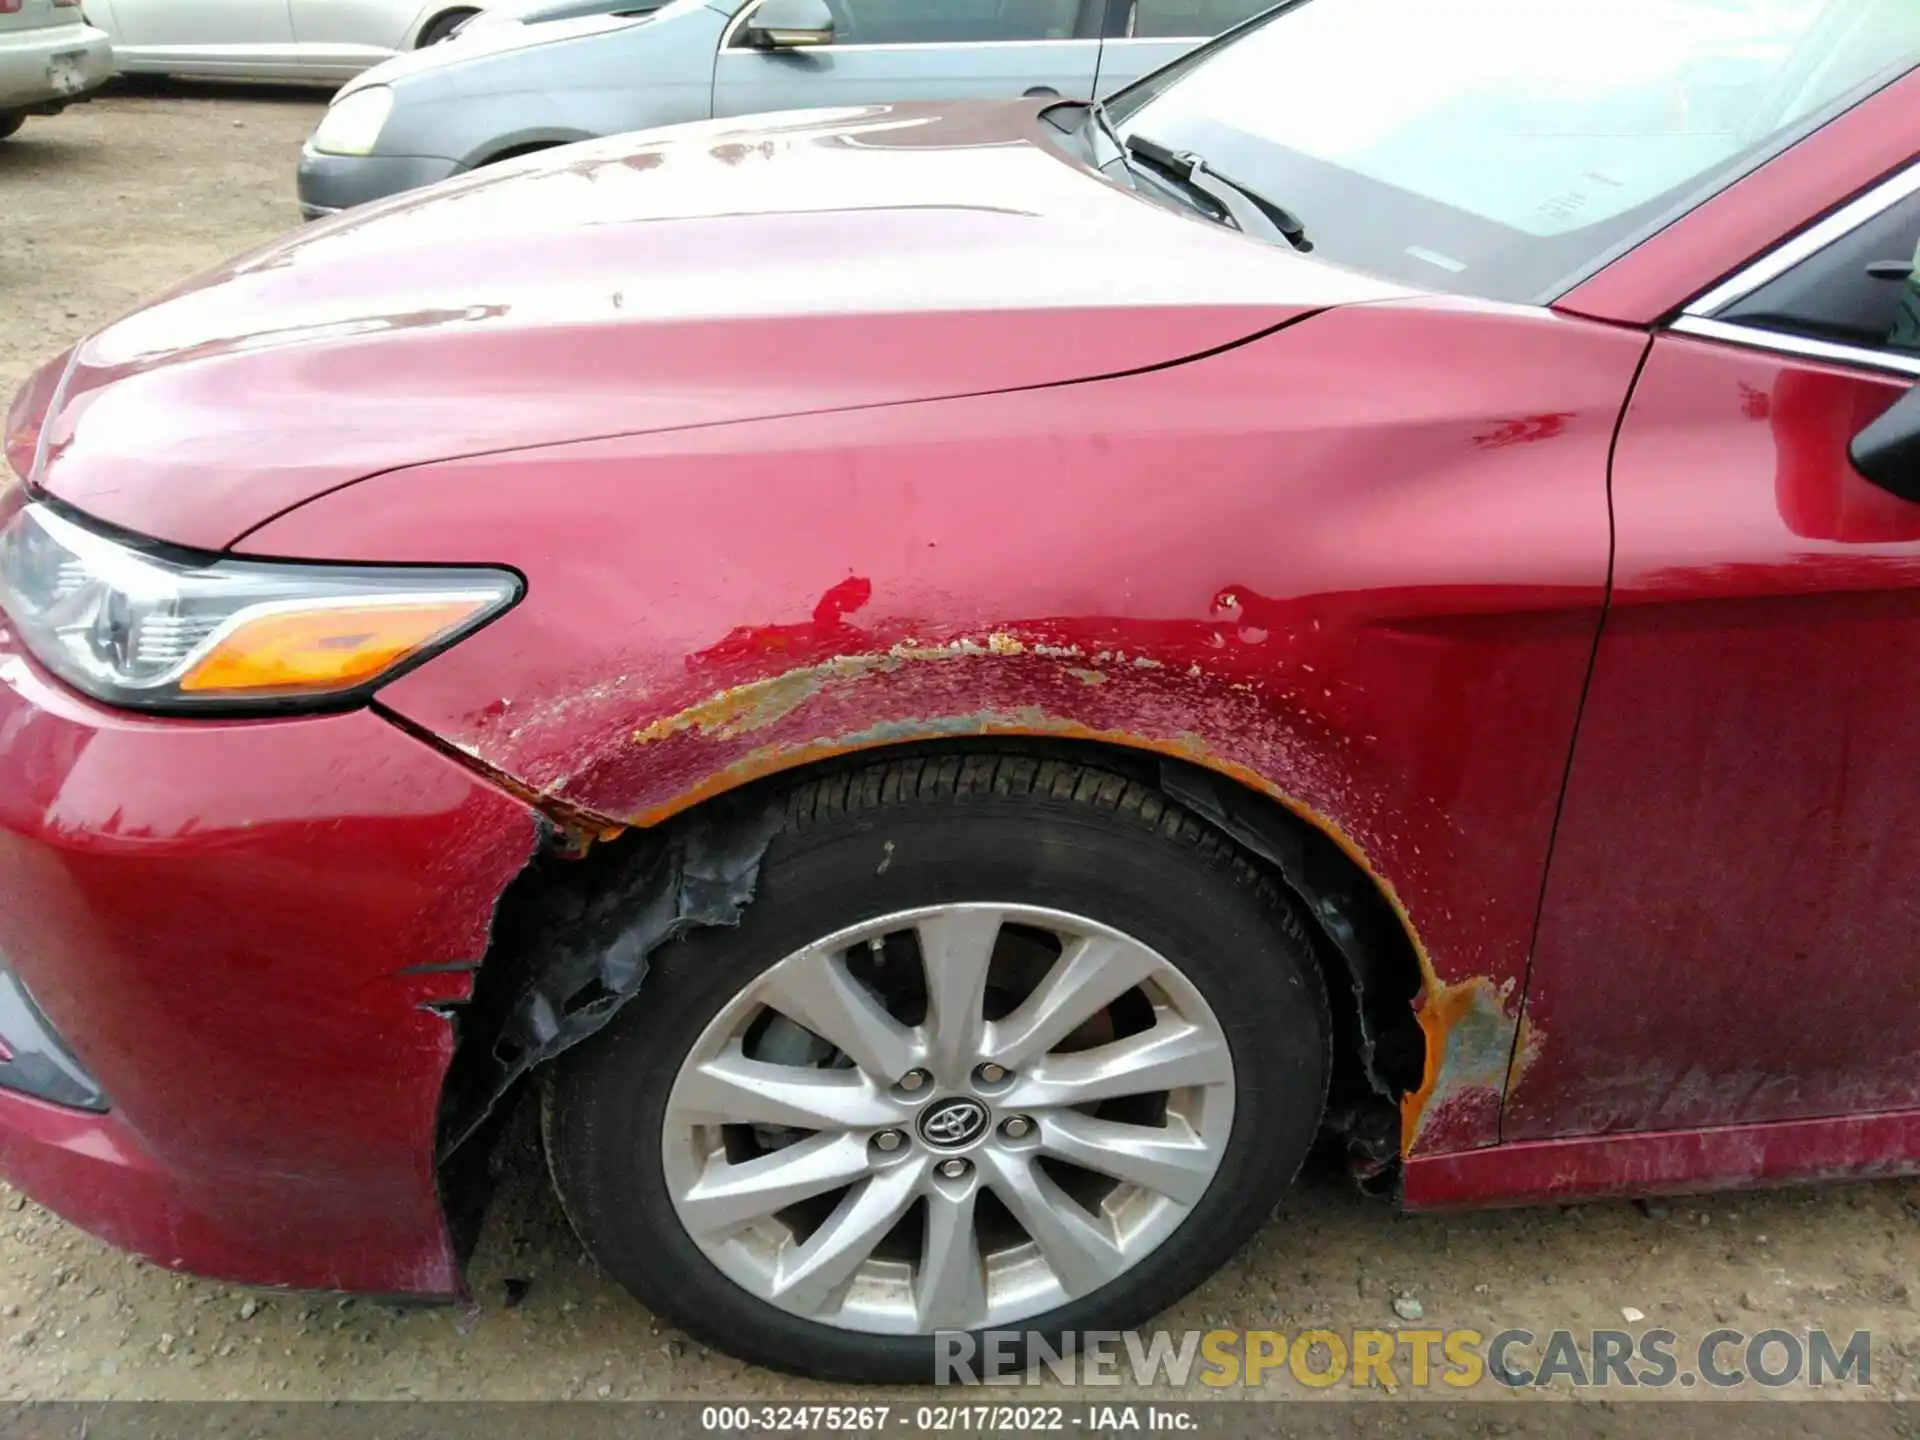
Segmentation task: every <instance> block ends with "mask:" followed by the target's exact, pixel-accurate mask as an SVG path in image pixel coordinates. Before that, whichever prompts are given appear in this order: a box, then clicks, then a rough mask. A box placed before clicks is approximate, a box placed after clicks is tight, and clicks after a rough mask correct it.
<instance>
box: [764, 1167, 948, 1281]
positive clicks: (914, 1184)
mask: <svg viewBox="0 0 1920 1440" xmlns="http://www.w3.org/2000/svg"><path fill="white" fill-rule="evenodd" d="M926 1170H927V1167H926V1164H925V1162H924V1161H908V1162H906V1163H904V1164H900V1165H895V1166H893V1167H892V1168H890V1169H886V1170H882V1171H880V1172H878V1173H877V1174H875V1175H874V1176H873V1177H872V1178H871V1179H869V1180H868V1181H867V1182H866V1183H865V1184H863V1185H861V1186H860V1187H859V1188H858V1189H855V1190H851V1191H849V1192H848V1193H847V1197H846V1199H844V1200H842V1201H841V1202H840V1206H839V1208H838V1209H836V1210H835V1211H834V1212H833V1214H831V1215H829V1216H828V1217H827V1218H826V1220H825V1221H824V1222H823V1223H822V1224H821V1226H820V1228H819V1229H818V1230H815V1231H814V1232H813V1234H811V1235H809V1236H808V1237H807V1239H806V1242H805V1243H804V1244H801V1245H798V1246H795V1247H794V1248H793V1249H792V1250H791V1251H790V1252H789V1253H787V1254H786V1255H784V1256H782V1257H781V1262H780V1269H779V1273H778V1274H777V1275H776V1276H775V1277H774V1282H773V1293H774V1296H775V1298H776V1299H779V1300H782V1301H784V1302H786V1303H787V1304H789V1305H794V1306H799V1307H801V1308H804V1309H807V1310H817V1309H819V1308H820V1307H821V1306H823V1305H825V1304H826V1302H827V1300H828V1299H829V1298H830V1297H831V1296H832V1295H833V1293H834V1292H835V1291H836V1290H838V1289H839V1288H840V1287H841V1286H842V1285H844V1284H846V1283H847V1281H849V1280H851V1279H852V1278H853V1274H854V1272H855V1271H856V1270H858V1269H859V1268H860V1266H861V1263H862V1262H863V1261H865V1260H866V1258H867V1257H868V1256H869V1255H871V1254H873V1247H874V1246H876V1245H878V1244H879V1243H880V1242H881V1240H883V1239H884V1238H886V1234H887V1232H888V1231H889V1230H891V1229H893V1227H894V1226H895V1225H897V1224H899V1223H900V1217H901V1216H902V1215H904V1214H906V1213H907V1207H908V1206H909V1205H911V1204H912V1203H913V1197H914V1193H915V1191H916V1190H917V1188H918V1187H919V1184H920V1181H921V1179H922V1177H924V1176H925V1174H926Z"/></svg>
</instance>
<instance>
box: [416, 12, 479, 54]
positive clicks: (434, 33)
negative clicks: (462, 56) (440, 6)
mask: <svg viewBox="0 0 1920 1440" xmlns="http://www.w3.org/2000/svg"><path fill="white" fill-rule="evenodd" d="M478 13H479V12H478V11H476V10H449V11H447V13H446V14H444V15H436V16H434V17H433V19H432V20H431V21H429V22H428V24H427V28H426V29H424V30H422V31H421V32H420V43H419V44H418V45H416V46H414V47H413V48H414V49H416V50H424V49H426V48H427V47H428V46H429V45H438V44H439V43H440V42H441V41H442V40H445V39H446V38H447V37H448V36H449V35H451V34H453V32H454V31H455V30H456V29H458V28H459V27H460V26H461V25H462V24H463V23H465V22H466V21H468V20H471V19H472V18H473V17H474V16H475V15H476V14H478Z"/></svg>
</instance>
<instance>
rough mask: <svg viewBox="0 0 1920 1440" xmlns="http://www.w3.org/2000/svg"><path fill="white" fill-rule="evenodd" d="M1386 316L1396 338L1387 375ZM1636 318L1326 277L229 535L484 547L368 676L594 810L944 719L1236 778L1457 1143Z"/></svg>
mask: <svg viewBox="0 0 1920 1440" xmlns="http://www.w3.org/2000/svg"><path fill="white" fill-rule="evenodd" d="M1416 336H1417V337H1418V339H1417V341H1416V340H1414V339H1413V338H1412V337H1416ZM1389 348H1391V349H1393V350H1395V351H1396V352H1397V353H1402V354H1403V355H1404V357H1405V359H1406V364H1407V367H1408V369H1409V371H1410V372H1411V373H1410V375H1409V377H1408V378H1406V379H1405V380H1404V382H1403V383H1401V384H1399V385H1396V386H1395V387H1392V388H1391V389H1386V388H1383V387H1381V386H1379V385H1378V384H1377V383H1375V381H1376V379H1377V366H1378V356H1379V354H1380V353H1382V351H1383V350H1385V349H1389ZM1639 349H1640V345H1639V343H1638V342H1637V341H1635V340H1634V339H1633V338H1632V337H1629V336H1623V335H1620V334H1617V333H1615V332H1612V331H1608V330H1602V329H1600V328H1598V327H1589V326H1586V325H1584V324H1574V323H1569V322H1562V321H1558V320H1554V319H1551V318H1548V317H1543V316H1540V315H1538V314H1534V313H1522V312H1507V311H1486V310H1481V309H1475V308H1472V307H1464V306H1456V305H1451V304H1435V305H1430V306H1409V307H1405V308H1396V307H1392V306H1375V307H1363V308H1356V309H1353V310H1346V311H1334V312H1330V313H1328V314H1325V315H1322V316H1319V317H1316V318H1315V319H1312V320H1309V321H1304V322H1302V323H1300V324H1298V325H1296V326H1293V327H1291V328H1289V329H1287V330H1284V331H1281V332H1279V333H1277V334H1275V335H1272V336H1269V337H1268V338H1266V339H1264V340H1262V341H1258V342H1255V343H1253V344H1250V345H1246V346H1242V347H1240V348H1238V349H1235V350H1231V351H1228V352H1225V353H1222V354H1218V355H1215V356H1212V357H1211V358H1208V359H1206V360H1202V361H1197V362H1194V363H1192V364H1188V365H1183V366H1177V367H1174V368H1172V369H1167V370H1161V371H1156V372H1152V373H1150V374H1143V375H1136V376H1131V377H1126V378H1123V379H1118V380H1110V381H1102V382H1098V383H1091V384H1084V385H1076V386H1067V387H1058V388H1051V389H1046V390H1033V391H1025V392H1020V393H1016V394H1007V395H993V396H978V397H973V398H970V399H962V400H949V401H940V402H931V403H926V404H916V405H899V406H888V407H881V408H874V409H869V410H862V411H858V412H849V413H842V414H838V415H823V416H813V417H803V418H797V419H787V420H778V421H765V422H757V423H753V424H745V425H737V426H719V427H705V428H696V429H688V430H684V431H676V432H672V433H661V434H653V435H645V436H636V437H629V438H627V439H623V440H618V441H604V442H594V443H590V444H582V445H576V446H567V447H559V448H556V449H548V450H543V451H534V452H528V453H526V454H518V455H505V456H496V457H488V458H481V459H476V460H471V461H465V462H458V463H450V464H447V465H440V466H432V467H428V468H425V469H422V470H418V471H413V472H406V473H402V474H396V475H389V476H385V477H382V478H379V479H376V480H374V481H370V482H368V483H367V485H365V486H362V487H356V489H355V490H354V491H349V492H345V493H344V494H342V495H340V496H334V497H328V498H325V499H322V500H319V501H316V502H315V503H313V504H312V505H310V506H307V507H305V508H304V509H302V510H299V511H295V512H294V513H293V514H291V515H289V516H288V517H286V518H284V519H283V520H280V521H277V522H275V523H274V524H273V525H271V526H269V527H267V528H266V529H264V530H263V531H261V532H260V533H259V534H257V535H255V536H253V537H251V538H250V540H249V541H248V544H249V546H250V547H253V548H257V549H259V550H261V551H262V552H269V551H270V552H273V553H281V554H300V553H315V554H320V553H324V554H328V555H332V556H336V557H352V556H355V555H372V554H374V553H376V552H377V553H378V555H379V556H380V557H382V558H386V559H395V560H397V559H423V560H424V559H434V560H440V559H446V558H449V557H452V556H454V555H460V556H463V557H465V558H466V559H467V560H469V561H471V560H473V559H474V558H476V557H482V556H483V557H485V558H487V559H491V560H495V561H504V562H506V563H510V564H513V565H515V566H517V567H518V568H519V569H520V570H521V571H522V572H523V573H524V574H526V576H527V578H528V585H529V591H528V599H527V601H526V602H525V603H524V604H523V605H522V606H521V607H520V609H519V610H517V611H515V612H514V613H513V614H512V615H510V616H508V617H507V618H506V619H505V620H504V621H502V622H501V623H499V624H497V625H495V626H494V627H491V628H490V629H489V630H487V631H485V632H483V633H482V634H480V635H479V636H476V637H474V639H473V640H471V641H469V642H467V643H465V644H463V645H461V646H460V647H457V648H456V649H455V650H454V651H452V652H450V653H449V654H448V655H447V656H445V657H443V658H442V659H441V660H438V661H436V662H434V663H433V664H431V665H429V666H426V667H424V668H423V669H421V670H419V671H417V672H415V673H414V674H412V675H410V676H408V677H406V678H405V679H404V680H402V681H401V682H399V683H398V684H396V685H394V686H393V687H391V688H390V689H389V690H388V691H387V692H386V694H385V696H384V697H383V698H384V701H385V703H387V704H389V705H391V706H392V707H394V708H395V709H396V710H398V711H400V712H401V713H403V714H405V715H406V716H407V717H408V718H409V719H410V720H412V721H414V722H415V723H417V724H420V725H422V726H425V727H426V728H429V729H431V730H434V731H436V732H438V733H440V734H442V735H445V736H446V737H447V738H448V739H449V740H450V741H452V742H453V743H455V744H457V745H458V746H460V747H461V748H463V749H465V750H467V751H468V752H469V753H471V754H474V755H476V756H478V757H480V758H482V759H483V760H485V761H486V763H488V764H490V765H493V766H497V767H499V768H500V769H502V770H505V771H508V772H510V773H512V774H513V775H515V776H516V777H518V779H519V780H520V781H522V782H523V783H525V784H526V785H528V786H530V787H533V788H534V789H535V790H537V791H539V792H541V793H544V794H547V795H549V796H553V797H560V798H563V799H564V800H565V801H567V802H568V803H569V804H571V805H574V806H578V807H583V808H585V809H587V810H590V811H591V812H593V813H594V814H595V815H597V816H599V817H601V818H603V819H605V820H606V821H607V822H609V823H632V824H653V823H657V822H659V821H661V820H663V819H665V818H667V817H668V816H670V815H672V814H675V813H677V812H678V811H680V810H683V809H685V808H686V807H688V806H689V805H693V804H697V803H698V802H699V801H701V800H702V799H704V798H707V797H709V796H712V795H715V794H718V793H722V792H724V791H726V790H729V789H732V788H734V787H736V786H739V785H742V784H745V783H747V782H749V781H752V780H755V779H757V778H760V777H762V776H766V775H769V774H773V773H777V772H780V771H782V770H786V769H790V768H792V767H794V766H796V765H800V764H804V763H806V762H807V761H809V760H813V759H817V758H821V757H825V756H830V755H840V754H845V753H848V752H854V751H861V750H877V749H879V748H881V747H884V746H886V745H889V744H894V743H899V742H902V741H908V740H922V739H936V738H940V737H953V736H980V735H993V734H1006V735H1045V736H1055V737H1065V738H1085V739H1099V740H1103V741H1107V742H1110V743H1115V744H1121V745H1127V746H1132V747H1135V748H1138V749H1143V750H1149V751H1155V752H1158V753H1162V754H1169V755H1177V756H1179V757H1181V758H1183V759H1187V760H1190V761H1193V762H1194V763H1197V764H1200V765H1205V766H1209V767H1211V768H1213V769H1215V770H1217V771H1221V772H1224V773H1226V774H1229V775H1232V776H1234V777H1236V778H1238V779H1240V780H1241V781H1242V782H1244V783H1246V784H1249V785H1252V786H1255V787H1257V788H1259V789H1260V790H1262V791H1264V792H1265V793H1267V794H1269V795H1273V796H1275V797H1277V798H1278V799H1280V800H1281V801H1282V802H1283V803H1285V804H1287V805H1289V806H1291V807H1292V808H1293V809H1294V810H1295V811H1296V812H1297V813H1299V814H1301V815H1303V816H1305V817H1306V818H1308V819H1309V820H1310V821H1311V822H1312V823H1314V824H1316V825H1319V826H1321V827H1322V828H1323V829H1324V830H1326V831H1327V833H1329V834H1330V835H1332V836H1333V837H1334V838H1335V839H1336V840H1337V841H1338V842H1339V843H1340V844H1341V845H1343V846H1345V847H1346V848H1347V850H1348V851H1349V853H1351V854H1353V855H1354V856H1356V857H1357V858H1358V859H1360V860H1361V862H1362V863H1363V864H1364V865H1366V866H1367V867H1368V869H1369V870H1370V871H1371V872H1372V873H1373V874H1374V875H1375V876H1376V877H1378V879H1379V880H1380V881H1381V883H1382V885H1383V887H1384V888H1385V889H1386V890H1387V892H1388V893H1389V895H1390V896H1391V897H1392V898H1393V900H1394V902H1395V904H1396V905H1397V906H1398V907H1399V908H1400V912H1401V914H1402V917H1403V918H1404V920H1405V921H1406V923H1407V925H1408V928H1409V931H1410V933H1411V934H1412V935H1413V937H1414V939H1415V943H1416V945H1417V946H1418V947H1419V949H1420V951H1421V953H1422V955H1423V956H1424V958H1425V963H1426V964H1427V966H1428V967H1429V983H1428V986H1427V995H1426V1009H1427V1013H1426V1019H1425V1021H1424V1023H1425V1024H1426V1025H1427V1027H1428V1031H1429V1033H1430V1035H1432V1036H1433V1038H1434V1042H1435V1050H1436V1054H1437V1056H1438V1057H1439V1060H1438V1064H1437V1068H1436V1069H1435V1070H1434V1073H1433V1076H1432V1083H1431V1084H1429V1085H1428V1086H1426V1087H1424V1088H1423V1090H1422V1092H1421V1093H1420V1094H1419V1095H1418V1096H1416V1097H1414V1099H1413V1100H1412V1101H1410V1103H1409V1108H1408V1111H1407V1114H1406V1117H1405V1119H1406V1126H1405V1132H1406V1140H1407V1142H1408V1144H1409V1145H1417V1146H1421V1147H1428V1148H1431V1147H1432V1146H1434V1145H1437V1144H1444V1145H1446V1146H1468V1145H1480V1144H1487V1143H1491V1142H1492V1141H1493V1140H1494V1139H1495V1138H1496V1136H1497V1118H1498V1106H1499V1101H1500V1094H1501V1091H1502V1089H1503V1088H1504V1085H1505V1077H1506V1069H1507V1064H1508V1061H1509V1059H1510V1058H1511V1057H1512V1051H1513V1036H1514V1027H1515V1025H1516V1023H1517V1019H1518V1009H1519V999H1518V997H1519V986H1520V984H1521V981H1522V978H1523V974H1524V969H1525V961H1526V951H1527V944H1528V939H1529V935H1530V931H1531V927H1532V924H1533V918H1534V908H1535V904H1536V901H1537V898H1538V894H1539V885H1540V877H1541V867H1542V864H1543V860H1544V855H1545V850H1546V845H1547V841H1548V834H1549V830H1550V827H1551V823H1552V814H1553V805H1554V800H1555V798H1556V796H1557V793H1558V787H1559V784H1560V780H1561V777H1562V774H1563V770H1564V766H1565V762H1566V756H1567V750H1568V746H1569V741H1570V736H1571V731H1572V724H1573V717H1574V712H1575V708H1576V706H1577V702H1578V696H1579V689H1580V685H1581V682H1582V679H1583V676H1584V671H1585V665H1586V660H1587V656H1588V652H1589V650H1590V648H1591V643H1592V638H1593V633H1594V627H1595V625H1596V623H1597V618H1598V614H1599V604H1600V597H1601V587H1602V584H1603V582H1604V578H1605V567H1606V551H1607V517H1606V497H1605V456H1606V448H1607V444H1608V441H1609V438H1610V436H1611V432H1612V427H1613V424H1614V421H1615V418H1616V416H1617V412H1618V408H1619V404H1620V401H1621V398H1622V396H1623V395H1624V393H1625V389H1626V385H1627V380H1628V376H1629V375H1630V374H1631V371H1632V367H1633V365H1634V363H1635V362H1636V360H1637V359H1638V355H1639ZM1548 357H1551V359H1552V364H1548V363H1547V361H1548ZM1523 397H1524V401H1525V403H1522V399H1523ZM1173 417H1178V420H1177V423H1176V421H1175V420H1174V418H1173ZM610 516H621V517H626V518H623V519H622V520H621V522H620V523H618V524H614V523H610V521H609V518H608V517H610ZM376 517H377V520H376ZM1460 987H1464V988H1460ZM1457 995H1460V996H1465V997H1466V1000H1465V1001H1462V1000H1461V999H1459V998H1457ZM1469 1002H1470V1003H1469ZM1542 1043H1545V1042H1544V1040H1543V1041H1542Z"/></svg>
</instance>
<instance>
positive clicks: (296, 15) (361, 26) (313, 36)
mask: <svg viewBox="0 0 1920 1440" xmlns="http://www.w3.org/2000/svg"><path fill="white" fill-rule="evenodd" d="M447 8H448V9H453V8H455V7H454V4H453V0H448V5H447ZM468 8H471V7H468ZM292 13H293V38H294V43H295V44H296V45H298V46H299V49H300V58H301V60H302V61H303V62H305V63H307V64H310V65H313V66H315V67H316V68H319V69H324V70H328V71H337V72H340V73H341V74H342V75H343V77H344V76H348V75H353V74H357V73H358V72H359V71H361V70H365V69H367V68H368V67H369V66H372V65H377V64H379V63H380V62H381V61H382V60H385V59H387V58H388V57H389V56H391V55H394V54H396V53H397V52H399V51H401V50H405V49H406V48H407V47H408V45H409V44H410V43H411V41H412V35H411V33H410V32H411V30H412V27H413V24H414V22H415V20H416V19H420V18H421V11H420V7H419V5H418V4H417V3H416V0H292ZM427 18H428V19H430V18H431V17H427Z"/></svg>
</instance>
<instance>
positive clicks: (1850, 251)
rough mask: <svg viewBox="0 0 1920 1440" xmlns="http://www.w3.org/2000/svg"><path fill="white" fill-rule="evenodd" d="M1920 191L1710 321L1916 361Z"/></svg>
mask: <svg viewBox="0 0 1920 1440" xmlns="http://www.w3.org/2000/svg"><path fill="white" fill-rule="evenodd" d="M1916 262H1920V194H1915V195H1909V196H1908V197H1907V198H1906V199H1905V200H1902V201H1901V202H1900V203H1898V204H1897V205H1895V206H1893V207H1892V208H1891V209H1889V210H1886V211H1884V212H1882V213H1881V214H1879V215H1877V216H1875V217H1874V218H1873V219H1871V220H1868V221H1866V222H1865V223H1864V224H1861V225H1858V226H1856V227H1855V228H1854V229H1853V230H1852V231H1850V232H1849V233H1848V234H1846V235H1844V236H1842V237H1841V238H1840V239H1838V240H1836V241H1834V242H1833V243H1832V244H1831V245H1828V246H1827V247H1826V248H1825V249H1823V250H1820V251H1818V252H1817V253H1815V254H1813V255H1811V256H1809V257H1808V258H1807V259H1805V260H1802V261H1801V262H1800V263H1799V264H1798V265H1796V266H1794V267H1793V269H1791V270H1789V271H1787V273H1786V274H1784V275H1781V276H1779V277H1777V278H1776V279H1773V280H1769V281H1768V282H1767V283H1766V284H1765V285H1762V286H1761V287H1760V288H1759V289H1758V290H1755V291H1754V292H1753V293H1752V294H1751V295H1748V296H1746V297H1744V298H1743V299H1741V300H1738V301H1735V302H1734V303H1733V304H1732V305H1730V306H1728V307H1727V308H1726V309H1724V310H1722V311H1720V312H1719V313H1718V314H1717V315H1715V316H1714V317H1713V318H1714V319H1716V320H1719V321H1722V322H1724V323H1727V324H1731V325H1750V326H1752V327H1754V328H1755V329H1758V330H1772V331H1776V332H1780V333H1784V334H1788V335H1798V336H1800V337H1802V338H1803V339H1807V340H1823V341H1825V342H1827V343H1828V344H1831V345H1851V346H1854V347H1855V348H1857V349H1863V350H1889V351H1892V352H1894V353H1895V354H1899V355H1906V356H1913V357H1920V273H1916Z"/></svg>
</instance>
